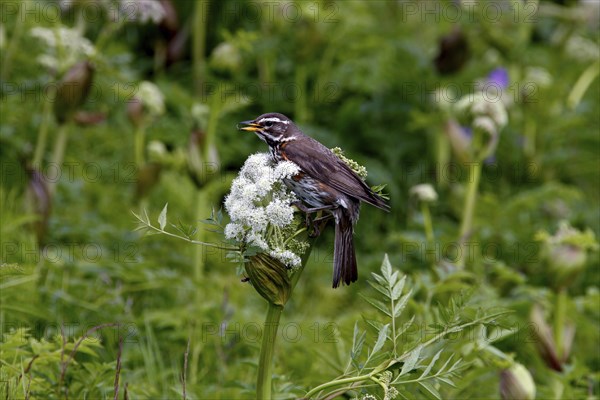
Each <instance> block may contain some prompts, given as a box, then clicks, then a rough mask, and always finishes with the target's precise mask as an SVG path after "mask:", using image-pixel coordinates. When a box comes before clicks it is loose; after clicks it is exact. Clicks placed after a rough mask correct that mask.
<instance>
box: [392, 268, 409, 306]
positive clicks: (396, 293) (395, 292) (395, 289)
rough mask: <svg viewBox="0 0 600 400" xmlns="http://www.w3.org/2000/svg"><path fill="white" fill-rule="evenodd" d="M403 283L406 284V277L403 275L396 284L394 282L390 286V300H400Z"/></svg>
mask: <svg viewBox="0 0 600 400" xmlns="http://www.w3.org/2000/svg"><path fill="white" fill-rule="evenodd" d="M396 272H397V271H396ZM404 283H406V275H404V276H403V277H402V278H401V279H400V280H399V281H398V282H396V284H394V285H393V286H392V293H391V296H392V299H394V300H398V299H399V298H400V296H401V295H402V290H404Z"/></svg>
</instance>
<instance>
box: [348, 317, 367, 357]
mask: <svg viewBox="0 0 600 400" xmlns="http://www.w3.org/2000/svg"><path fill="white" fill-rule="evenodd" d="M366 335H367V332H366V331H363V332H361V331H360V330H359V329H358V322H356V323H355V324H354V335H353V337H352V352H351V354H350V357H351V358H352V360H356V359H357V358H358V356H359V355H360V353H361V352H362V347H363V345H364V344H365V337H366Z"/></svg>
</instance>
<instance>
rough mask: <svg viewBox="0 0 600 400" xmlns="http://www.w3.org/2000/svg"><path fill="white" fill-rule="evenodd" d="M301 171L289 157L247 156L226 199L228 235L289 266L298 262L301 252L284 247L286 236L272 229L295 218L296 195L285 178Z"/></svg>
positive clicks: (226, 232) (284, 224)
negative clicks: (279, 159)
mask: <svg viewBox="0 0 600 400" xmlns="http://www.w3.org/2000/svg"><path fill="white" fill-rule="evenodd" d="M298 172H299V168H298V166H297V165H296V164H294V163H292V162H289V161H284V162H280V163H278V164H273V161H272V159H271V156H270V155H269V154H266V153H258V154H254V155H251V156H250V157H248V159H247V160H246V162H245V163H244V165H243V166H242V169H241V170H240V172H239V175H238V176H237V178H235V179H234V180H233V182H232V184H231V192H230V193H229V195H228V196H227V198H226V199H225V209H226V210H227V213H228V214H229V216H230V218H231V222H230V223H229V224H227V226H226V227H225V237H226V238H228V239H233V240H237V241H239V242H243V243H246V244H248V245H250V246H255V247H258V248H260V249H261V250H262V251H264V252H265V253H268V254H269V255H270V256H272V257H274V258H276V259H278V260H280V261H281V262H283V263H284V264H286V265H288V266H291V267H296V266H299V265H300V257H299V256H298V254H296V253H294V252H293V251H291V250H290V249H287V248H285V245H284V244H283V242H284V241H283V240H275V239H277V238H273V237H272V236H276V235H275V234H273V233H272V231H273V230H275V231H277V230H278V229H279V230H281V229H283V228H286V227H287V226H289V225H290V224H291V223H292V222H293V219H294V208H293V207H292V205H291V203H292V202H294V201H296V200H297V197H296V196H295V195H294V193H293V192H291V191H290V190H289V189H288V188H287V187H286V185H285V184H284V182H283V181H284V179H289V178H291V177H292V176H293V175H295V174H296V173H298Z"/></svg>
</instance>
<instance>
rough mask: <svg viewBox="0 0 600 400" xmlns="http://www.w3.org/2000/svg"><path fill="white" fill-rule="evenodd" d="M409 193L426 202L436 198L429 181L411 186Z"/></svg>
mask: <svg viewBox="0 0 600 400" xmlns="http://www.w3.org/2000/svg"><path fill="white" fill-rule="evenodd" d="M410 195H411V196H415V197H416V198H417V199H419V201H423V202H426V203H431V202H434V201H436V200H437V199H438V195H437V193H436V191H435V189H434V188H433V186H431V185H430V184H429V183H422V184H420V185H415V186H413V187H411V188H410Z"/></svg>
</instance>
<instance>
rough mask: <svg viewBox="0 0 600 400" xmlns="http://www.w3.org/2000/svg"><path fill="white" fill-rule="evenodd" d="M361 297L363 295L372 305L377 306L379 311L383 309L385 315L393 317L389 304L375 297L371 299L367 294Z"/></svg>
mask: <svg viewBox="0 0 600 400" xmlns="http://www.w3.org/2000/svg"><path fill="white" fill-rule="evenodd" d="M360 297H362V298H363V299H364V300H365V301H366V302H367V303H369V304H370V305H372V306H373V307H375V308H376V309H378V310H379V311H381V312H382V313H384V314H385V315H387V316H388V317H391V316H392V315H391V314H390V311H389V310H388V309H387V306H386V305H385V304H384V303H382V302H381V301H379V300H375V299H370V298H368V297H366V296H363V295H361V296H360Z"/></svg>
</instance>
